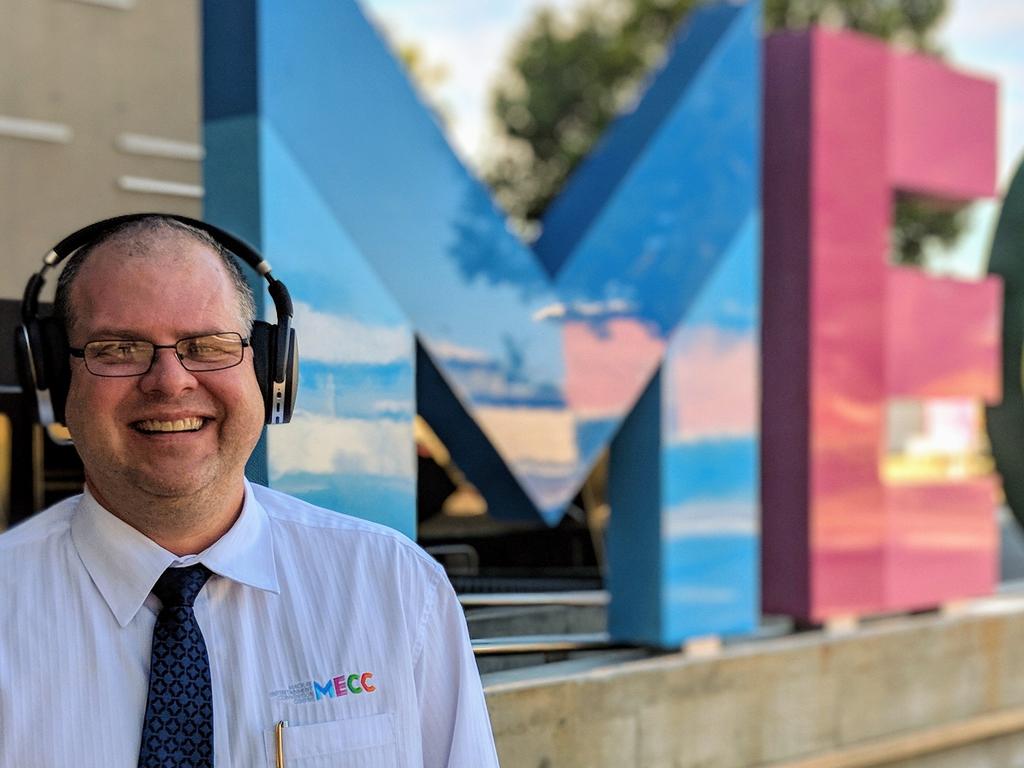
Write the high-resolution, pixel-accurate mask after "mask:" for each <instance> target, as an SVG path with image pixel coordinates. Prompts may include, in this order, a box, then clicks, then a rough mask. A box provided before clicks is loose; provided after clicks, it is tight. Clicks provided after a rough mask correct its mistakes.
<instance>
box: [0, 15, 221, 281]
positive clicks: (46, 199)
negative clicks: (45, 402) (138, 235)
mask: <svg viewBox="0 0 1024 768" xmlns="http://www.w3.org/2000/svg"><path fill="white" fill-rule="evenodd" d="M200 3H201V0H0V265H2V268H0V298H7V299H13V298H18V297H20V295H21V293H22V291H23V290H24V286H25V282H26V280H27V278H28V277H29V275H30V274H31V273H32V272H34V271H36V270H37V269H38V267H39V264H40V260H41V258H42V256H43V255H44V254H45V252H46V251H47V249H49V248H50V246H52V245H53V244H54V243H55V242H56V241H57V240H58V239H60V237H62V236H63V235H65V234H67V233H69V232H71V231H72V230H74V229H76V228H78V227H81V226H83V225H85V224H88V223H90V222H92V221H95V220H97V219H100V218H103V217H106V216H113V215H117V214H120V213H131V212H136V211H146V210H157V211H167V212H172V213H182V214H186V215H192V216H198V215H200V213H201V210H202V202H201V196H202V187H201V184H202V162H201V160H202V149H201V147H200V141H201V131H200V119H201V117H200V115H201V99H200V93H201V69H200V56H201V51H200V24H199V14H200V11H201V5H200ZM50 289H51V290H52V286H50ZM48 297H49V294H47V295H46V296H44V300H45V299H48Z"/></svg>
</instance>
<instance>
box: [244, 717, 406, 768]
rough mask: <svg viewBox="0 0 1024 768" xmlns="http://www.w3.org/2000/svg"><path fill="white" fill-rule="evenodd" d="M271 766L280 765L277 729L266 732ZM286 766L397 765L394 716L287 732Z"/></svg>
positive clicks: (355, 767)
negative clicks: (278, 761) (278, 762)
mask: <svg viewBox="0 0 1024 768" xmlns="http://www.w3.org/2000/svg"><path fill="white" fill-rule="evenodd" d="M263 743H264V746H265V747H266V750H267V765H269V766H271V768H274V767H275V766H277V731H276V728H271V729H269V730H266V731H264V732H263ZM283 746H284V764H285V768H333V767H334V766H345V768H397V766H398V748H397V745H396V743H395V726H394V719H393V717H392V715H391V713H389V712H385V713H382V714H379V715H369V716H367V717H355V718H350V719H347V720H333V721H331V722H327V723H313V724H311V725H290V726H288V727H287V728H285V729H284V732H283Z"/></svg>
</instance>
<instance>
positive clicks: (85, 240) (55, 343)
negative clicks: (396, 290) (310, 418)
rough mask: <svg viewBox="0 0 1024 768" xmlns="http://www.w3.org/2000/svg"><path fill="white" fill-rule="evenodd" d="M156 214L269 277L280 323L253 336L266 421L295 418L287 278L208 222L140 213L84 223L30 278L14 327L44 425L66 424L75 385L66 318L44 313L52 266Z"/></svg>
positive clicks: (295, 360)
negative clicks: (43, 295) (67, 406)
mask: <svg viewBox="0 0 1024 768" xmlns="http://www.w3.org/2000/svg"><path fill="white" fill-rule="evenodd" d="M151 216H157V217H160V218H165V219H174V220H175V221H178V222H181V223H182V224H187V225H188V226H190V227H194V228H195V229H198V230H201V231H203V232H205V233H206V234H208V235H209V236H210V237H211V238H213V239H214V241H216V242H217V243H218V244H219V245H220V246H221V247H222V248H224V249H225V250H227V251H230V252H231V253H233V254H234V255H235V256H237V257H238V258H239V259H241V260H242V261H244V262H245V263H246V264H248V265H249V266H250V267H252V268H253V269H255V270H256V271H257V272H259V273H260V275H262V276H263V277H264V278H266V280H267V283H268V285H267V288H268V290H269V292H270V297H271V299H273V301H274V310H275V312H276V314H277V324H276V325H271V324H270V323H266V322H263V321H262V320H257V321H256V322H255V323H254V324H253V328H252V333H251V334H250V336H249V346H250V347H252V357H253V367H254V368H255V369H256V381H257V382H259V386H260V391H261V392H262V393H263V404H264V419H265V421H266V423H267V424H284V423H287V422H288V421H290V420H291V417H292V410H293V409H294V407H295V395H296V393H297V391H298V384H299V371H298V366H299V355H298V349H297V347H296V343H295V331H294V330H293V329H292V327H291V325H292V300H291V297H290V296H289V295H288V289H287V288H285V286H284V283H282V282H281V281H280V280H277V279H275V278H274V277H272V276H271V274H270V264H268V263H267V262H266V261H264V259H263V257H262V256H260V255H259V253H257V252H256V250H255V249H254V248H252V246H250V245H248V244H247V243H245V242H244V241H242V240H240V239H239V238H237V237H235V236H234V235H232V234H230V233H228V232H225V231H224V230H223V229H220V228H219V227H215V226H213V225H212V224H207V223H206V222H205V221H198V220H197V219H190V218H188V217H187V216H178V215H177V214H166V213H135V214H129V215H127V216H116V217H114V218H112V219H104V220H103V221H97V222H96V223H95V224H90V225H89V226H87V227H83V228H82V229H80V230H78V231H77V232H72V233H71V234H70V235H68V236H67V237H65V238H64V239H63V240H61V241H60V242H59V243H57V245H55V246H53V249H52V250H51V251H50V252H49V253H47V254H46V256H45V257H43V268H42V269H40V270H39V272H37V273H36V274H34V275H32V277H31V278H30V279H29V281H28V285H26V286H25V296H24V298H23V299H22V302H21V325H20V326H18V328H17V330H16V331H15V337H14V345H15V355H16V356H17V359H18V370H19V373H20V374H21V380H22V382H23V388H24V390H25V391H26V393H27V392H29V391H32V392H33V393H35V398H36V407H37V410H38V415H39V421H40V423H41V424H43V426H50V425H53V424H63V423H64V406H65V404H66V403H67V398H68V389H69V387H70V386H71V366H70V363H69V359H68V358H69V353H68V340H67V334H66V333H65V331H64V320H63V318H57V317H52V316H49V317H39V294H40V293H41V292H42V289H43V284H44V283H45V282H46V272H47V270H49V269H51V268H53V267H55V266H57V265H58V264H60V263H61V262H62V261H64V260H65V259H66V258H68V257H69V256H70V255H71V254H73V253H74V252H75V251H77V250H78V249H79V248H83V247H85V246H88V245H91V244H93V243H96V242H98V241H99V240H101V239H102V238H103V237H104V236H105V235H106V234H108V233H109V232H111V231H112V230H113V229H115V228H117V227H120V226H121V225H122V224H127V223H130V222H132V221H138V220H140V219H144V218H148V217H151Z"/></svg>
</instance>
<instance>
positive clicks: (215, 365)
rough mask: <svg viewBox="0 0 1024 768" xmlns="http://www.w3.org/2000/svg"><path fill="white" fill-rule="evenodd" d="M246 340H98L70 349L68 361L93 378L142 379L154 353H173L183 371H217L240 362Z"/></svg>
mask: <svg viewBox="0 0 1024 768" xmlns="http://www.w3.org/2000/svg"><path fill="white" fill-rule="evenodd" d="M247 346H249V340H248V339H243V338H242V335H241V334H239V333H232V332H225V333H210V334H207V335H205V336H189V337H187V338H184V339H178V340H177V341H176V342H174V343H173V344H154V343H153V342H151V341H142V340H141V339H109V340H107V339H99V340H97V341H90V342H88V343H87V344H86V345H85V346H84V347H82V348H81V349H77V348H75V347H71V348H70V349H68V352H70V353H71V356H72V357H80V358H82V359H83V360H84V361H85V367H86V369H87V370H88V371H89V373H91V374H93V375H95V376H142V375H143V374H144V373H148V372H149V369H150V368H152V367H153V360H155V359H156V351H157V350H158V349H173V350H174V354H175V355H177V357H178V361H179V362H180V363H181V365H182V367H183V368H184V369H185V370H186V371H192V372H198V371H219V370H222V369H224V368H232V367H234V366H236V365H238V364H239V363H241V362H242V358H243V356H244V355H245V348H246V347H247Z"/></svg>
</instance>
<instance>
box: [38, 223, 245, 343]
mask: <svg viewBox="0 0 1024 768" xmlns="http://www.w3.org/2000/svg"><path fill="white" fill-rule="evenodd" d="M192 242H195V243H199V244H200V245H202V246H204V247H205V248H208V249H209V250H210V251H211V252H213V253H215V254H216V255H217V256H218V257H219V259H220V261H221V263H222V265H223V267H224V270H225V272H226V274H227V276H228V278H229V280H230V281H231V285H232V287H233V288H234V292H235V294H236V297H237V299H238V315H239V318H240V322H241V327H242V329H243V331H244V332H245V333H246V334H248V332H249V331H250V330H251V329H252V324H253V321H254V320H255V319H256V303H255V300H254V299H253V294H252V289H251V288H250V287H249V284H248V283H247V282H246V281H245V277H244V275H243V274H242V271H241V269H239V267H238V264H237V262H236V261H235V259H234V257H233V256H232V255H231V254H230V253H228V252H227V251H226V250H225V249H224V248H223V246H221V244H220V243H218V242H217V241H216V240H214V239H213V238H212V237H211V236H210V235H209V234H208V233H206V232H204V231H203V230H201V229H196V228H195V227H192V226H190V225H188V224H185V223H183V222H180V221H178V220H177V219H174V218H170V217H167V216H147V217H145V218H142V219H136V220H133V221H130V222H127V223H125V224H121V225H120V226H117V227H115V228H113V229H111V230H109V231H108V232H105V233H104V234H103V235H102V236H101V237H100V238H99V239H97V240H95V241H93V242H92V243H89V244H87V245H85V246H83V247H81V248H79V249H78V250H77V251H76V252H75V253H74V254H72V256H71V257H70V258H69V259H68V260H67V263H66V264H65V266H64V269H63V270H62V271H61V273H60V277H59V278H58V279H57V293H56V297H55V299H54V314H55V316H57V317H60V318H62V319H63V321H64V328H65V330H66V331H67V332H68V334H70V333H71V330H72V328H73V327H74V325H75V323H76V322H77V321H78V316H77V315H76V307H75V301H74V290H73V289H74V285H75V282H76V280H77V279H78V277H79V275H80V274H81V272H82V271H83V269H84V268H85V266H86V264H87V263H88V261H89V258H90V256H91V255H92V254H94V253H95V252H96V251H98V250H100V249H102V250H103V251H104V252H113V251H116V253H117V256H118V258H123V259H125V260H127V259H146V258H153V257H154V256H155V255H158V254H166V253H167V250H168V248H173V247H174V246H175V245H185V244H189V243H192Z"/></svg>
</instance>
